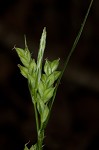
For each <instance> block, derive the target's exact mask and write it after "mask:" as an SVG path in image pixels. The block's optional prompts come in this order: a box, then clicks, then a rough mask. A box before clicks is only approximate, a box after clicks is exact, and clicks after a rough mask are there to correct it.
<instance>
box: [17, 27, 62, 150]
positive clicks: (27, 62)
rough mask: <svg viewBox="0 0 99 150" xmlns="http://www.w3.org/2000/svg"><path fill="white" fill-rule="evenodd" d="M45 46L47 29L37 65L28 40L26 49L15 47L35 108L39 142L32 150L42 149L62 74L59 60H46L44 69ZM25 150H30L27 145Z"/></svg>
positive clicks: (42, 38) (41, 42)
mask: <svg viewBox="0 0 99 150" xmlns="http://www.w3.org/2000/svg"><path fill="white" fill-rule="evenodd" d="M45 45H46V28H44V30H43V33H42V36H41V40H40V48H39V52H38V57H37V63H36V62H35V59H34V58H33V59H32V57H31V54H30V52H29V49H28V46H27V43H26V39H25V48H24V49H21V48H17V47H15V49H16V52H17V54H18V56H19V58H20V60H21V62H22V64H23V66H22V65H20V64H19V65H18V67H19V69H20V72H21V74H22V75H23V76H24V77H25V78H27V80H28V86H29V90H30V94H31V98H32V102H33V104H34V108H35V117H36V125H37V134H38V141H37V145H35V146H32V147H31V148H30V150H34V149H36V147H37V150H40V149H41V147H42V143H41V142H42V141H43V138H44V137H43V136H44V135H43V133H42V130H43V129H42V128H43V126H44V123H45V121H46V120H47V118H48V115H49V111H50V108H49V102H50V101H51V99H52V97H53V94H54V90H55V81H56V80H57V79H58V78H59V76H60V74H61V72H60V71H56V70H57V68H58V65H59V59H57V60H54V61H52V62H51V61H49V60H47V59H46V61H45V65H44V68H43V69H42V63H43V55H44V50H45ZM42 72H44V73H42ZM41 139H42V140H41ZM24 150H29V149H28V147H27V146H26V145H25V149H24Z"/></svg>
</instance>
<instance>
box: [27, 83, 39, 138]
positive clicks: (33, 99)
mask: <svg viewBox="0 0 99 150" xmlns="http://www.w3.org/2000/svg"><path fill="white" fill-rule="evenodd" d="M28 87H29V91H30V95H31V98H32V102H33V105H34V112H35V120H36V130H37V135H38V132H39V119H38V112H37V107H36V102H35V95H34V97H33V96H32V91H31V87H30V84H29V83H28Z"/></svg>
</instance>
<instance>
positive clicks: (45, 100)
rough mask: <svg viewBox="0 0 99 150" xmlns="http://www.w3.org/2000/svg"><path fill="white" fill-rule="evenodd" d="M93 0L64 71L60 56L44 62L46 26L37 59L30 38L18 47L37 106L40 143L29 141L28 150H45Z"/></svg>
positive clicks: (35, 108)
mask: <svg viewBox="0 0 99 150" xmlns="http://www.w3.org/2000/svg"><path fill="white" fill-rule="evenodd" d="M92 3H93V0H91V2H90V5H89V7H88V10H87V13H86V15H85V18H84V20H83V23H82V25H81V28H80V30H79V32H78V35H77V37H76V39H75V41H74V43H73V46H72V48H71V50H70V53H69V55H68V57H67V58H66V61H65V63H64V67H63V70H62V71H58V70H57V69H58V66H59V61H60V60H59V59H56V60H53V61H49V60H48V59H46V60H45V63H44V65H43V55H44V50H45V46H46V28H44V29H43V33H42V35H41V39H40V47H39V51H38V57H37V61H35V59H34V58H32V56H31V53H30V51H29V49H28V46H27V42H26V38H25V48H24V49H22V48H17V47H15V50H16V52H17V54H18V56H19V58H20V60H21V62H22V64H23V66H22V65H18V67H19V69H20V72H21V74H22V75H23V76H24V77H25V78H26V79H27V81H28V88H29V92H30V95H31V99H32V102H33V105H34V111H35V120H36V129H37V142H36V143H35V144H34V145H32V146H31V148H30V149H29V148H28V146H27V144H25V147H24V150H42V149H43V144H44V143H43V142H44V138H45V134H44V133H45V129H46V126H47V124H48V120H49V117H50V113H51V109H52V106H53V102H54V99H55V96H56V92H57V89H58V86H59V83H60V80H61V78H62V76H63V73H64V71H65V69H66V67H67V64H68V62H69V60H70V57H71V55H72V53H73V52H74V50H75V48H76V46H77V43H78V41H79V39H80V36H81V33H82V31H83V28H84V26H85V22H86V19H87V17H88V14H89V11H90V8H91V6H92Z"/></svg>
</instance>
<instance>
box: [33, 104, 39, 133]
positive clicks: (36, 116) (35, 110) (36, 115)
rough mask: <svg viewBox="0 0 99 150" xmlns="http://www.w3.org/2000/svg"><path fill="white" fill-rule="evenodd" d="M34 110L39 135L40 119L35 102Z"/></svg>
mask: <svg viewBox="0 0 99 150" xmlns="http://www.w3.org/2000/svg"><path fill="white" fill-rule="evenodd" d="M34 112H35V120H36V129H37V135H38V132H39V120H38V113H37V108H36V103H34Z"/></svg>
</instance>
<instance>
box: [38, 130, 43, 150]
mask: <svg viewBox="0 0 99 150" xmlns="http://www.w3.org/2000/svg"><path fill="white" fill-rule="evenodd" d="M43 139H44V130H40V131H39V134H38V150H42V149H43V146H42V144H43Z"/></svg>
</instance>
